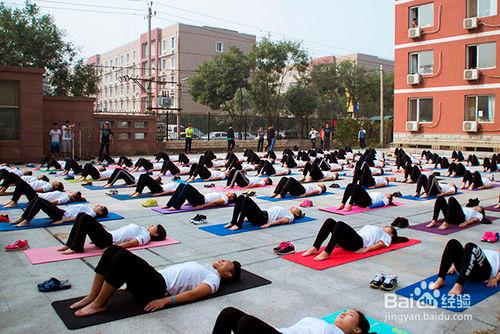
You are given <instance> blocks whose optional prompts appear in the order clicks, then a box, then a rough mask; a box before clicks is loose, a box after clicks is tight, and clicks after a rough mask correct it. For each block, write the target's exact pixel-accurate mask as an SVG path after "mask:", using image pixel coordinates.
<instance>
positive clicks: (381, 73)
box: [380, 64, 384, 147]
mask: <svg viewBox="0 0 500 334" xmlns="http://www.w3.org/2000/svg"><path fill="white" fill-rule="evenodd" d="M380 147H384V65H382V64H380Z"/></svg>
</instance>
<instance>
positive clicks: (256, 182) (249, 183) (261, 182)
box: [248, 177, 266, 186]
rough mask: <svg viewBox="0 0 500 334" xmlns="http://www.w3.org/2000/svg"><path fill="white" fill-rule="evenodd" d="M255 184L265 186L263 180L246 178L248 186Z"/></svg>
mask: <svg viewBox="0 0 500 334" xmlns="http://www.w3.org/2000/svg"><path fill="white" fill-rule="evenodd" d="M255 184H258V185H260V186H265V185H266V181H265V179H263V178H261V177H250V178H248V185H252V186H253V185H255Z"/></svg>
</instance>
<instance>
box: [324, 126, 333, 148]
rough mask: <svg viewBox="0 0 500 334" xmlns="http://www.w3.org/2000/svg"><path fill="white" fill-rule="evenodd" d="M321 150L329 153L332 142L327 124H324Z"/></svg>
mask: <svg viewBox="0 0 500 334" xmlns="http://www.w3.org/2000/svg"><path fill="white" fill-rule="evenodd" d="M323 137H324V138H323V150H325V151H330V141H331V140H332V128H331V127H330V125H329V124H328V123H325V128H324V129H323Z"/></svg>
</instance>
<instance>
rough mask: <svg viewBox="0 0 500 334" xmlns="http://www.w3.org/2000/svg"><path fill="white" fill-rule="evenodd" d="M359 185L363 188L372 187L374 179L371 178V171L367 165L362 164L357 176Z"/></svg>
mask: <svg viewBox="0 0 500 334" xmlns="http://www.w3.org/2000/svg"><path fill="white" fill-rule="evenodd" d="M359 184H360V185H361V186H363V187H373V186H374V185H375V179H374V178H373V176H372V171H371V169H370V167H369V166H368V164H364V165H363V167H362V168H361V171H360V175H359Z"/></svg>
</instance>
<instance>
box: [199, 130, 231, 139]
mask: <svg viewBox="0 0 500 334" xmlns="http://www.w3.org/2000/svg"><path fill="white" fill-rule="evenodd" d="M201 139H204V140H207V139H208V136H207V135H203V136H202V137H201ZM210 140H227V134H226V133H225V132H223V131H217V132H210Z"/></svg>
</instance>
